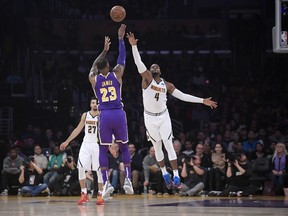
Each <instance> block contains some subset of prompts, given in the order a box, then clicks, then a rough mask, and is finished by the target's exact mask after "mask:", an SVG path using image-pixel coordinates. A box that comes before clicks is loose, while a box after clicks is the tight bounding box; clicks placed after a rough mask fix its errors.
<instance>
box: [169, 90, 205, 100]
mask: <svg viewBox="0 0 288 216" xmlns="http://www.w3.org/2000/svg"><path fill="white" fill-rule="evenodd" d="M172 95H173V96H174V97H176V98H178V99H179V100H182V101H186V102H190V103H203V101H204V99H203V98H199V97H195V96H193V95H189V94H184V93H183V92H181V91H179V90H178V89H175V90H174V91H173V93H172Z"/></svg>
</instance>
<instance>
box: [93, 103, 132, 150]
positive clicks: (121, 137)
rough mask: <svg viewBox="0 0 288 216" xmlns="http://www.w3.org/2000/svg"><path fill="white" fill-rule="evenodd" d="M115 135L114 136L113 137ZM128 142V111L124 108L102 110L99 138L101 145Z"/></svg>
mask: <svg viewBox="0 0 288 216" xmlns="http://www.w3.org/2000/svg"><path fill="white" fill-rule="evenodd" d="M113 135H114V137H113ZM113 138H114V139H115V142H117V143H127V142H128V129H127V119H126V113H125V111H124V110H123V109H113V110H101V111H100V114H99V140H100V144H101V145H111V144H112V143H113Z"/></svg>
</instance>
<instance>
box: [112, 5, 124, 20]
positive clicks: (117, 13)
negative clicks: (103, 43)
mask: <svg viewBox="0 0 288 216" xmlns="http://www.w3.org/2000/svg"><path fill="white" fill-rule="evenodd" d="M110 17H111V19H112V20H113V21H114V22H121V21H123V20H124V19H125V17H126V11H125V9H124V8H123V7H122V6H120V5H116V6H114V7H112V8H111V10H110Z"/></svg>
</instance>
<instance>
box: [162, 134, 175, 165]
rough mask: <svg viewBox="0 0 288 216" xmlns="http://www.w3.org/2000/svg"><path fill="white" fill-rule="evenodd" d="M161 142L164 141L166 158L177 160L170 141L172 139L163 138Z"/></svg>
mask: <svg viewBox="0 0 288 216" xmlns="http://www.w3.org/2000/svg"><path fill="white" fill-rule="evenodd" d="M163 143H164V146H165V149H166V151H167V153H168V158H169V160H170V161H171V160H177V155H176V152H175V150H174V148H173V143H172V140H171V139H169V140H163Z"/></svg>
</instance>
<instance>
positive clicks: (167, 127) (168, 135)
mask: <svg viewBox="0 0 288 216" xmlns="http://www.w3.org/2000/svg"><path fill="white" fill-rule="evenodd" d="M144 123H145V127H146V130H147V136H148V140H150V141H151V142H153V141H154V142H157V141H160V140H168V139H172V138H173V133H172V125H171V119H170V115H169V112H168V110H166V112H164V113H163V114H162V115H159V116H153V115H149V114H147V113H145V112H144Z"/></svg>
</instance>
